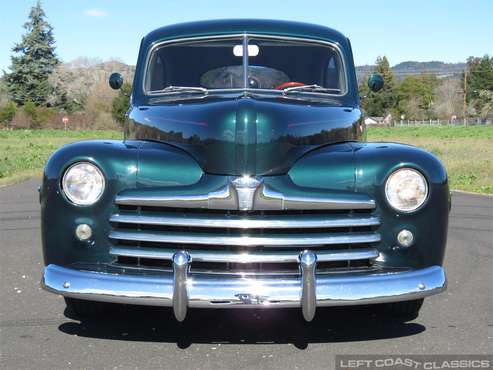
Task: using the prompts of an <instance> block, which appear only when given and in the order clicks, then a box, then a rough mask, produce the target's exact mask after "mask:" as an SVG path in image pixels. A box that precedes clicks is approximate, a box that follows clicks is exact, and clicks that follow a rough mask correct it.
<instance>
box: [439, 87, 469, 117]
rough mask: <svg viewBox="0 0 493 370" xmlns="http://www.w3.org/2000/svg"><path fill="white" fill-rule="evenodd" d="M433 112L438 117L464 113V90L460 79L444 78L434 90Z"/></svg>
mask: <svg viewBox="0 0 493 370" xmlns="http://www.w3.org/2000/svg"><path fill="white" fill-rule="evenodd" d="M433 95H434V101H433V112H434V113H435V115H436V116H437V117H438V118H443V119H450V118H451V117H452V116H454V115H455V116H460V115H462V102H463V100H464V92H463V89H462V84H461V81H460V80H456V79H450V78H447V79H444V80H442V81H441V83H440V84H439V85H438V86H437V87H436V88H435V89H434V91H433Z"/></svg>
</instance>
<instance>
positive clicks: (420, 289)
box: [41, 253, 446, 321]
mask: <svg viewBox="0 0 493 370" xmlns="http://www.w3.org/2000/svg"><path fill="white" fill-rule="evenodd" d="M185 257H186V256H185V255H180V253H178V254H177V256H175V258H174V261H173V262H174V273H163V274H160V275H129V274H112V273H102V272H93V271H83V270H75V269H69V268H65V267H60V266H57V265H48V266H47V267H46V268H45V271H44V276H43V279H42V282H41V284H42V287H43V288H44V289H46V290H48V291H51V292H53V293H56V294H61V295H63V296H66V297H72V298H78V299H86V300H93V301H102V302H112V303H124V304H139V305H151V306H170V307H173V309H174V313H175V317H176V318H177V319H178V320H180V321H181V320H184V319H185V316H186V313H187V308H188V307H202V308H228V307H265V308H277V307H301V308H302V312H303V316H304V318H305V319H306V320H307V321H310V320H311V319H313V317H314V315H315V310H316V307H323V306H343V305H361V304H373V303H385V302H396V301H405V300H413V299H419V298H423V297H426V296H429V295H432V294H436V293H439V292H441V291H443V290H445V288H446V278H445V271H444V269H443V268H442V267H440V266H432V267H428V268H424V269H418V270H407V271H401V272H385V273H382V272H376V271H373V272H368V273H361V272H360V273H344V274H330V275H328V274H324V275H321V274H319V275H316V274H315V269H314V264H313V263H311V260H310V256H307V257H306V258H304V259H303V258H302V260H301V274H300V276H286V277H278V276H277V277H272V276H271V277H268V276H267V277H258V276H257V277H255V276H252V277H231V276H229V277H225V276H218V275H208V274H190V273H188V272H187V271H188V263H187V260H186V258H185Z"/></svg>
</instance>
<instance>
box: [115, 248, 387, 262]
mask: <svg viewBox="0 0 493 370" xmlns="http://www.w3.org/2000/svg"><path fill="white" fill-rule="evenodd" d="M175 252H176V251H175V250H173V249H161V248H147V247H137V246H136V247H111V248H110V254H111V255H112V256H120V257H135V258H149V259H160V260H169V261H171V260H172V259H173V256H174V254H175ZM187 252H188V254H189V255H190V261H191V262H218V263H296V262H299V254H298V253H297V252H285V251H275V250H274V251H264V252H230V251H222V250H218V251H212V250H211V251H207V250H187ZM378 255H379V254H378V251H377V250H376V249H374V248H365V249H341V250H327V251H325V250H321V251H317V261H319V262H332V261H356V260H366V259H374V258H377V257H378Z"/></svg>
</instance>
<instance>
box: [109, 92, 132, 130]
mask: <svg viewBox="0 0 493 370" xmlns="http://www.w3.org/2000/svg"><path fill="white" fill-rule="evenodd" d="M131 93H132V85H131V84H129V83H124V84H123V86H122V88H121V89H120V91H119V92H118V95H117V96H115V98H114V99H113V103H112V105H111V108H112V109H111V115H112V116H113V118H114V119H115V121H117V122H118V123H120V124H123V123H124V122H125V114H126V113H127V111H128V108H129V106H130V94H131Z"/></svg>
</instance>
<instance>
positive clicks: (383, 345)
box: [0, 180, 493, 370]
mask: <svg viewBox="0 0 493 370" xmlns="http://www.w3.org/2000/svg"><path fill="white" fill-rule="evenodd" d="M38 182H39V181H34V180H31V181H28V182H24V183H21V184H18V185H15V186H10V187H6V188H1V189H0V368H5V369H65V368H74V369H81V368H90V369H92V368H95V369H105V368H106V369H127V368H130V369H151V368H167V369H180V368H186V369H235V370H239V369H250V368H255V369H259V368H260V369H264V368H278V369H296V368H303V369H322V368H324V369H331V368H333V366H334V356H335V355H336V354H391V353H393V354H492V353H493V259H492V258H493V197H485V196H475V195H468V194H459V193H455V194H454V196H453V207H452V214H451V219H450V229H449V242H448V249H447V257H446V262H445V266H446V269H447V274H448V279H449V285H448V290H447V292H445V293H443V294H441V295H438V296H434V297H430V298H428V299H426V300H425V304H424V306H423V309H422V311H421V315H420V317H419V318H418V319H416V320H414V321H411V322H399V321H393V320H389V319H388V318H386V317H385V316H384V315H383V314H382V313H379V312H378V311H376V310H375V309H369V308H365V307H363V308H361V307H360V308H341V309H340V308H337V309H334V308H327V309H319V310H318V311H317V317H316V319H315V320H314V321H313V322H312V323H310V324H306V323H304V322H303V321H302V319H301V313H300V312H299V310H275V311H267V310H266V311H247V310H238V311H237V310H230V311H227V310H191V311H190V312H189V313H190V315H189V317H188V318H187V320H186V321H185V322H184V323H183V324H178V323H177V322H175V321H174V320H173V319H172V314H171V311H170V310H169V309H162V308H149V307H148V308H143V307H132V308H130V309H128V310H126V311H122V312H117V313H115V315H114V316H113V317H106V318H105V319H104V320H99V321H97V320H84V321H79V320H78V319H77V318H75V317H70V316H71V315H70V314H69V313H67V312H65V313H64V307H65V306H64V303H63V299H62V298H61V297H58V296H55V295H52V294H49V293H47V292H44V291H42V290H41V289H40V288H39V279H40V276H41V271H42V267H43V266H42V262H41V261H42V259H41V241H40V229H39V223H40V216H39V204H38V202H37V192H36V188H37V185H38Z"/></svg>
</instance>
